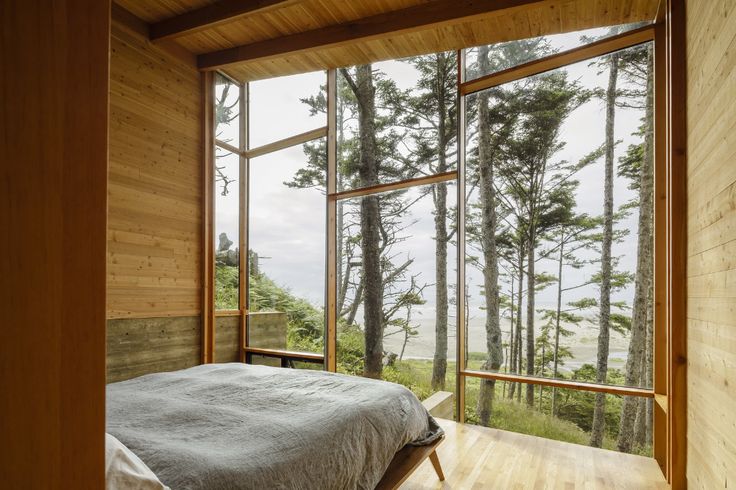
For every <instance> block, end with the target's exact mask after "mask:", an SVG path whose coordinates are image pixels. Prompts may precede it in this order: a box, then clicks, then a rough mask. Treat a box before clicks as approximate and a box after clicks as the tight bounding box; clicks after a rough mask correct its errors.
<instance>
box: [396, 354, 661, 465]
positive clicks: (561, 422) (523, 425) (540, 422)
mask: <svg viewBox="0 0 736 490" xmlns="http://www.w3.org/2000/svg"><path fill="white" fill-rule="evenodd" d="M474 357H476V356H474V355H472V354H471V355H470V359H469V364H471V362H473V361H480V359H474ZM478 364H480V363H479V362H478ZM384 379H386V380H387V381H392V382H395V383H399V384H402V385H404V386H406V387H407V388H409V389H410V390H412V391H413V392H414V393H415V394H416V395H417V397H418V398H419V399H420V400H423V399H425V398H427V397H429V396H430V395H431V394H432V393H434V391H435V390H433V389H432V386H431V380H432V361H431V360H425V359H407V360H404V361H401V362H398V361H397V362H396V364H395V365H394V366H390V367H387V368H385V370H384ZM504 385H505V383H502V382H497V383H496V396H495V401H494V408H493V413H492V415H491V422H490V426H491V427H494V428H496V429H502V430H508V431H511V432H518V433H522V434H528V435H531V436H537V437H544V438H547V439H553V440H557V441H563V442H570V443H573V444H582V445H588V443H589V441H590V432H588V431H586V430H584V429H583V428H582V427H580V426H579V425H578V424H576V423H575V422H573V421H570V420H565V419H563V418H560V417H554V416H552V415H550V413H549V410H550V409H549V399H550V398H551V389H547V390H546V391H545V392H544V397H543V408H542V410H543V411H541V412H540V411H539V410H538V406H535V408H529V407H527V406H526V404H525V403H523V402H522V403H518V402H517V401H515V400H510V399H508V398H507V397H506V396H505V394H506V393H505V388H506V389H507V387H508V385H506V386H504ZM479 390H480V379H477V378H476V379H473V378H469V379H467V380H466V387H465V399H466V421H468V422H469V423H478V419H477V416H476V413H475V406H476V404H477V402H478V392H479ZM444 391H451V392H455V363H454V362H451V361H450V362H448V363H447V378H446V384H445V390H444ZM568 391H569V390H568ZM537 393H538V391H537ZM590 396H592V395H590ZM560 398H562V396H560ZM537 400H538V398H537ZM614 401H615V400H611V403H609V404H608V405H609V410H607V412H609V414H610V415H611V418H610V419H609V422H608V423H609V425H611V424H613V423H614V421H615V417H616V415H617V414H618V413H620V412H619V410H620V409H619V408H618V407H619V405H618V404H617V403H614ZM568 403H569V402H568ZM572 403H575V402H572ZM578 405H579V407H576V408H580V410H582V411H583V413H582V415H581V417H582V418H587V419H590V417H592V406H591V407H590V410H587V408H588V407H587V404H586V405H583V404H582V403H578ZM580 410H578V412H579V411H580ZM572 413H575V410H573V411H572ZM603 447H604V448H605V449H613V450H615V449H616V441H615V437H614V436H613V435H611V434H606V436H605V437H604V440H603ZM637 453H638V454H642V455H646V456H651V447H645V448H641V449H640V450H639V451H637Z"/></svg>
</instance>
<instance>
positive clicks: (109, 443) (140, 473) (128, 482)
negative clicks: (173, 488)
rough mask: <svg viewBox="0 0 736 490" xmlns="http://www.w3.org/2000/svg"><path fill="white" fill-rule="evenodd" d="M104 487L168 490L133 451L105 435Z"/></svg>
mask: <svg viewBox="0 0 736 490" xmlns="http://www.w3.org/2000/svg"><path fill="white" fill-rule="evenodd" d="M105 486H106V487H107V490H170V489H169V487H167V486H166V485H164V484H163V483H161V481H160V480H159V479H158V478H157V477H156V475H155V474H154V473H153V471H151V469H150V468H149V467H148V466H146V463H144V462H143V461H141V459H140V458H139V457H138V456H136V455H135V454H133V451H131V450H130V449H128V448H127V447H125V445H124V444H123V443H122V442H120V441H118V440H117V439H116V438H115V437H114V436H111V435H110V434H107V433H105Z"/></svg>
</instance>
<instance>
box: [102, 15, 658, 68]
mask: <svg viewBox="0 0 736 490" xmlns="http://www.w3.org/2000/svg"><path fill="white" fill-rule="evenodd" d="M116 2H117V3H118V4H119V5H120V6H122V7H123V8H125V9H126V10H128V11H130V12H131V13H133V14H134V15H136V16H137V17H139V18H140V19H142V20H143V21H145V22H146V23H148V24H149V31H150V34H151V37H152V38H154V39H155V38H164V37H166V38H168V39H173V40H175V41H176V42H177V43H178V44H180V45H181V46H182V47H184V48H185V49H187V50H188V51H190V52H192V53H194V54H195V55H198V56H197V57H198V63H199V65H200V67H201V68H202V69H221V70H223V71H225V72H226V73H228V74H229V75H231V76H233V77H235V78H237V79H239V80H242V81H246V80H257V79H262V78H269V77H273V76H280V75H288V74H294V73H302V72H307V71H313V70H320V69H325V68H337V67H341V66H349V65H355V64H360V63H367V62H373V61H380V60H386V59H393V58H401V57H405V56H412V55H417V54H426V53H432V52H437V51H445V50H454V49H459V48H463V47H470V46H477V45H480V44H490V43H494V42H501V41H508V40H512V39H523V38H528V37H534V36H539V35H544V34H556V33H562V32H570V31H576V30H581V29H587V28H592V27H600V26H607V25H614V24H623V23H629V22H639V21H651V20H653V19H654V18H655V16H656V14H657V8H658V5H659V3H660V0H217V1H213V0H150V1H146V2H141V1H140V0H116ZM177 31H179V32H177Z"/></svg>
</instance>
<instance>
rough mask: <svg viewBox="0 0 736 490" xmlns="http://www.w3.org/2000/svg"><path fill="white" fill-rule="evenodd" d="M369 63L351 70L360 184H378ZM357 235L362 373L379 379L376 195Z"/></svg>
mask: <svg viewBox="0 0 736 490" xmlns="http://www.w3.org/2000/svg"><path fill="white" fill-rule="evenodd" d="M372 71H373V70H372V67H371V65H361V66H358V67H356V69H355V75H356V76H355V83H354V89H353V90H354V92H355V97H356V99H357V101H358V121H359V136H360V163H359V165H360V167H359V169H358V175H359V176H360V185H361V187H369V186H372V185H376V184H378V158H377V145H376V128H375V119H376V101H375V89H374V87H373V73H372ZM360 211H361V212H360V234H361V249H362V252H363V317H364V328H365V366H364V368H363V375H364V376H366V377H369V378H380V377H381V371H382V367H383V364H382V360H383V298H382V294H381V293H382V290H383V284H382V276H381V252H380V241H381V235H380V230H379V228H380V220H381V215H380V207H379V201H378V196H375V195H373V196H366V197H364V198H363V199H362V201H361V203H360Z"/></svg>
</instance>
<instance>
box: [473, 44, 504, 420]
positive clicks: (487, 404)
mask: <svg viewBox="0 0 736 490" xmlns="http://www.w3.org/2000/svg"><path fill="white" fill-rule="evenodd" d="M478 63H479V68H480V69H481V70H487V69H488V65H489V62H488V48H487V47H486V46H481V47H480V48H479V50H478ZM488 104H489V93H488V92H486V91H484V92H481V93H480V94H479V95H478V97H477V105H478V182H479V183H478V187H479V191H480V207H481V229H482V230H483V232H482V235H481V249H482V253H483V289H484V291H485V294H484V297H485V310H486V321H485V329H486V352H487V353H488V358H487V359H486V361H485V362H484V363H483V367H482V369H483V370H484V371H498V369H499V368H500V367H501V363H502V362H503V351H502V346H501V326H500V324H499V294H498V251H497V249H496V228H497V226H498V224H497V217H496V193H495V191H496V190H495V183H494V166H495V163H496V162H495V160H497V159H498V156H496V155H494V154H493V151H494V145H493V142H492V141H491V128H490V122H491V121H490V118H491V115H490V114H489V107H488ZM497 148H498V147H497V146H496V148H495V149H497ZM495 385H496V381H495V380H492V379H482V380H481V381H480V393H479V395H478V407H477V412H478V418H479V420H480V423H481V425H489V422H490V418H491V411H492V406H493V397H494V393H495Z"/></svg>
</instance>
